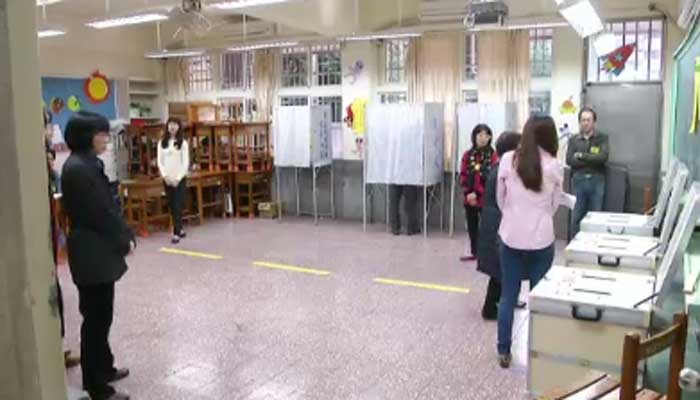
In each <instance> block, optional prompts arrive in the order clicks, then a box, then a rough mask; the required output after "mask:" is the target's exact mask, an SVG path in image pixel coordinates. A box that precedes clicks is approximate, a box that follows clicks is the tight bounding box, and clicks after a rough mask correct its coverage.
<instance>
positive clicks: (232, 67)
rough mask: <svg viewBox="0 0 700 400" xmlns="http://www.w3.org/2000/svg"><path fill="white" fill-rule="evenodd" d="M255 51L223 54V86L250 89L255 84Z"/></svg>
mask: <svg viewBox="0 0 700 400" xmlns="http://www.w3.org/2000/svg"><path fill="white" fill-rule="evenodd" d="M253 54H254V53H252V52H245V53H241V52H238V53H226V54H222V55H221V88H222V89H224V90H227V89H243V90H245V89H250V88H252V84H253V60H254V55H253Z"/></svg>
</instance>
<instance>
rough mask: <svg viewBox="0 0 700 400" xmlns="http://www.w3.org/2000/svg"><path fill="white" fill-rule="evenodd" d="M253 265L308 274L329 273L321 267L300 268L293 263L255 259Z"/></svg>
mask: <svg viewBox="0 0 700 400" xmlns="http://www.w3.org/2000/svg"><path fill="white" fill-rule="evenodd" d="M253 265H255V266H256V267H264V268H272V269H280V270H283V271H290V272H299V273H302V274H309V275H318V276H327V275H330V274H331V272H330V271H324V270H321V269H311V268H302V267H295V266H293V265H285V264H277V263H271V262H264V261H256V262H254V263H253Z"/></svg>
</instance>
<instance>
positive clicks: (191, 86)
mask: <svg viewBox="0 0 700 400" xmlns="http://www.w3.org/2000/svg"><path fill="white" fill-rule="evenodd" d="M187 89H188V92H189V93H193V92H206V91H210V90H213V89H214V83H213V79H212V68H211V57H209V56H198V57H191V58H189V59H188V60H187Z"/></svg>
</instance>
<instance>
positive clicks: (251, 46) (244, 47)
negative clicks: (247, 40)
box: [228, 42, 299, 51]
mask: <svg viewBox="0 0 700 400" xmlns="http://www.w3.org/2000/svg"><path fill="white" fill-rule="evenodd" d="M298 45H299V42H271V43H256V44H249V45H241V46H234V47H229V48H228V51H251V50H262V49H275V48H280V47H294V46H298Z"/></svg>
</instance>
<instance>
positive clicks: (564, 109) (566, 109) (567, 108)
mask: <svg viewBox="0 0 700 400" xmlns="http://www.w3.org/2000/svg"><path fill="white" fill-rule="evenodd" d="M577 111H578V108H577V107H576V104H575V103H574V97H573V96H571V97H569V98H568V99H566V100H564V102H563V103H561V107H559V113H560V114H561V115H571V114H576V112H577Z"/></svg>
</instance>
